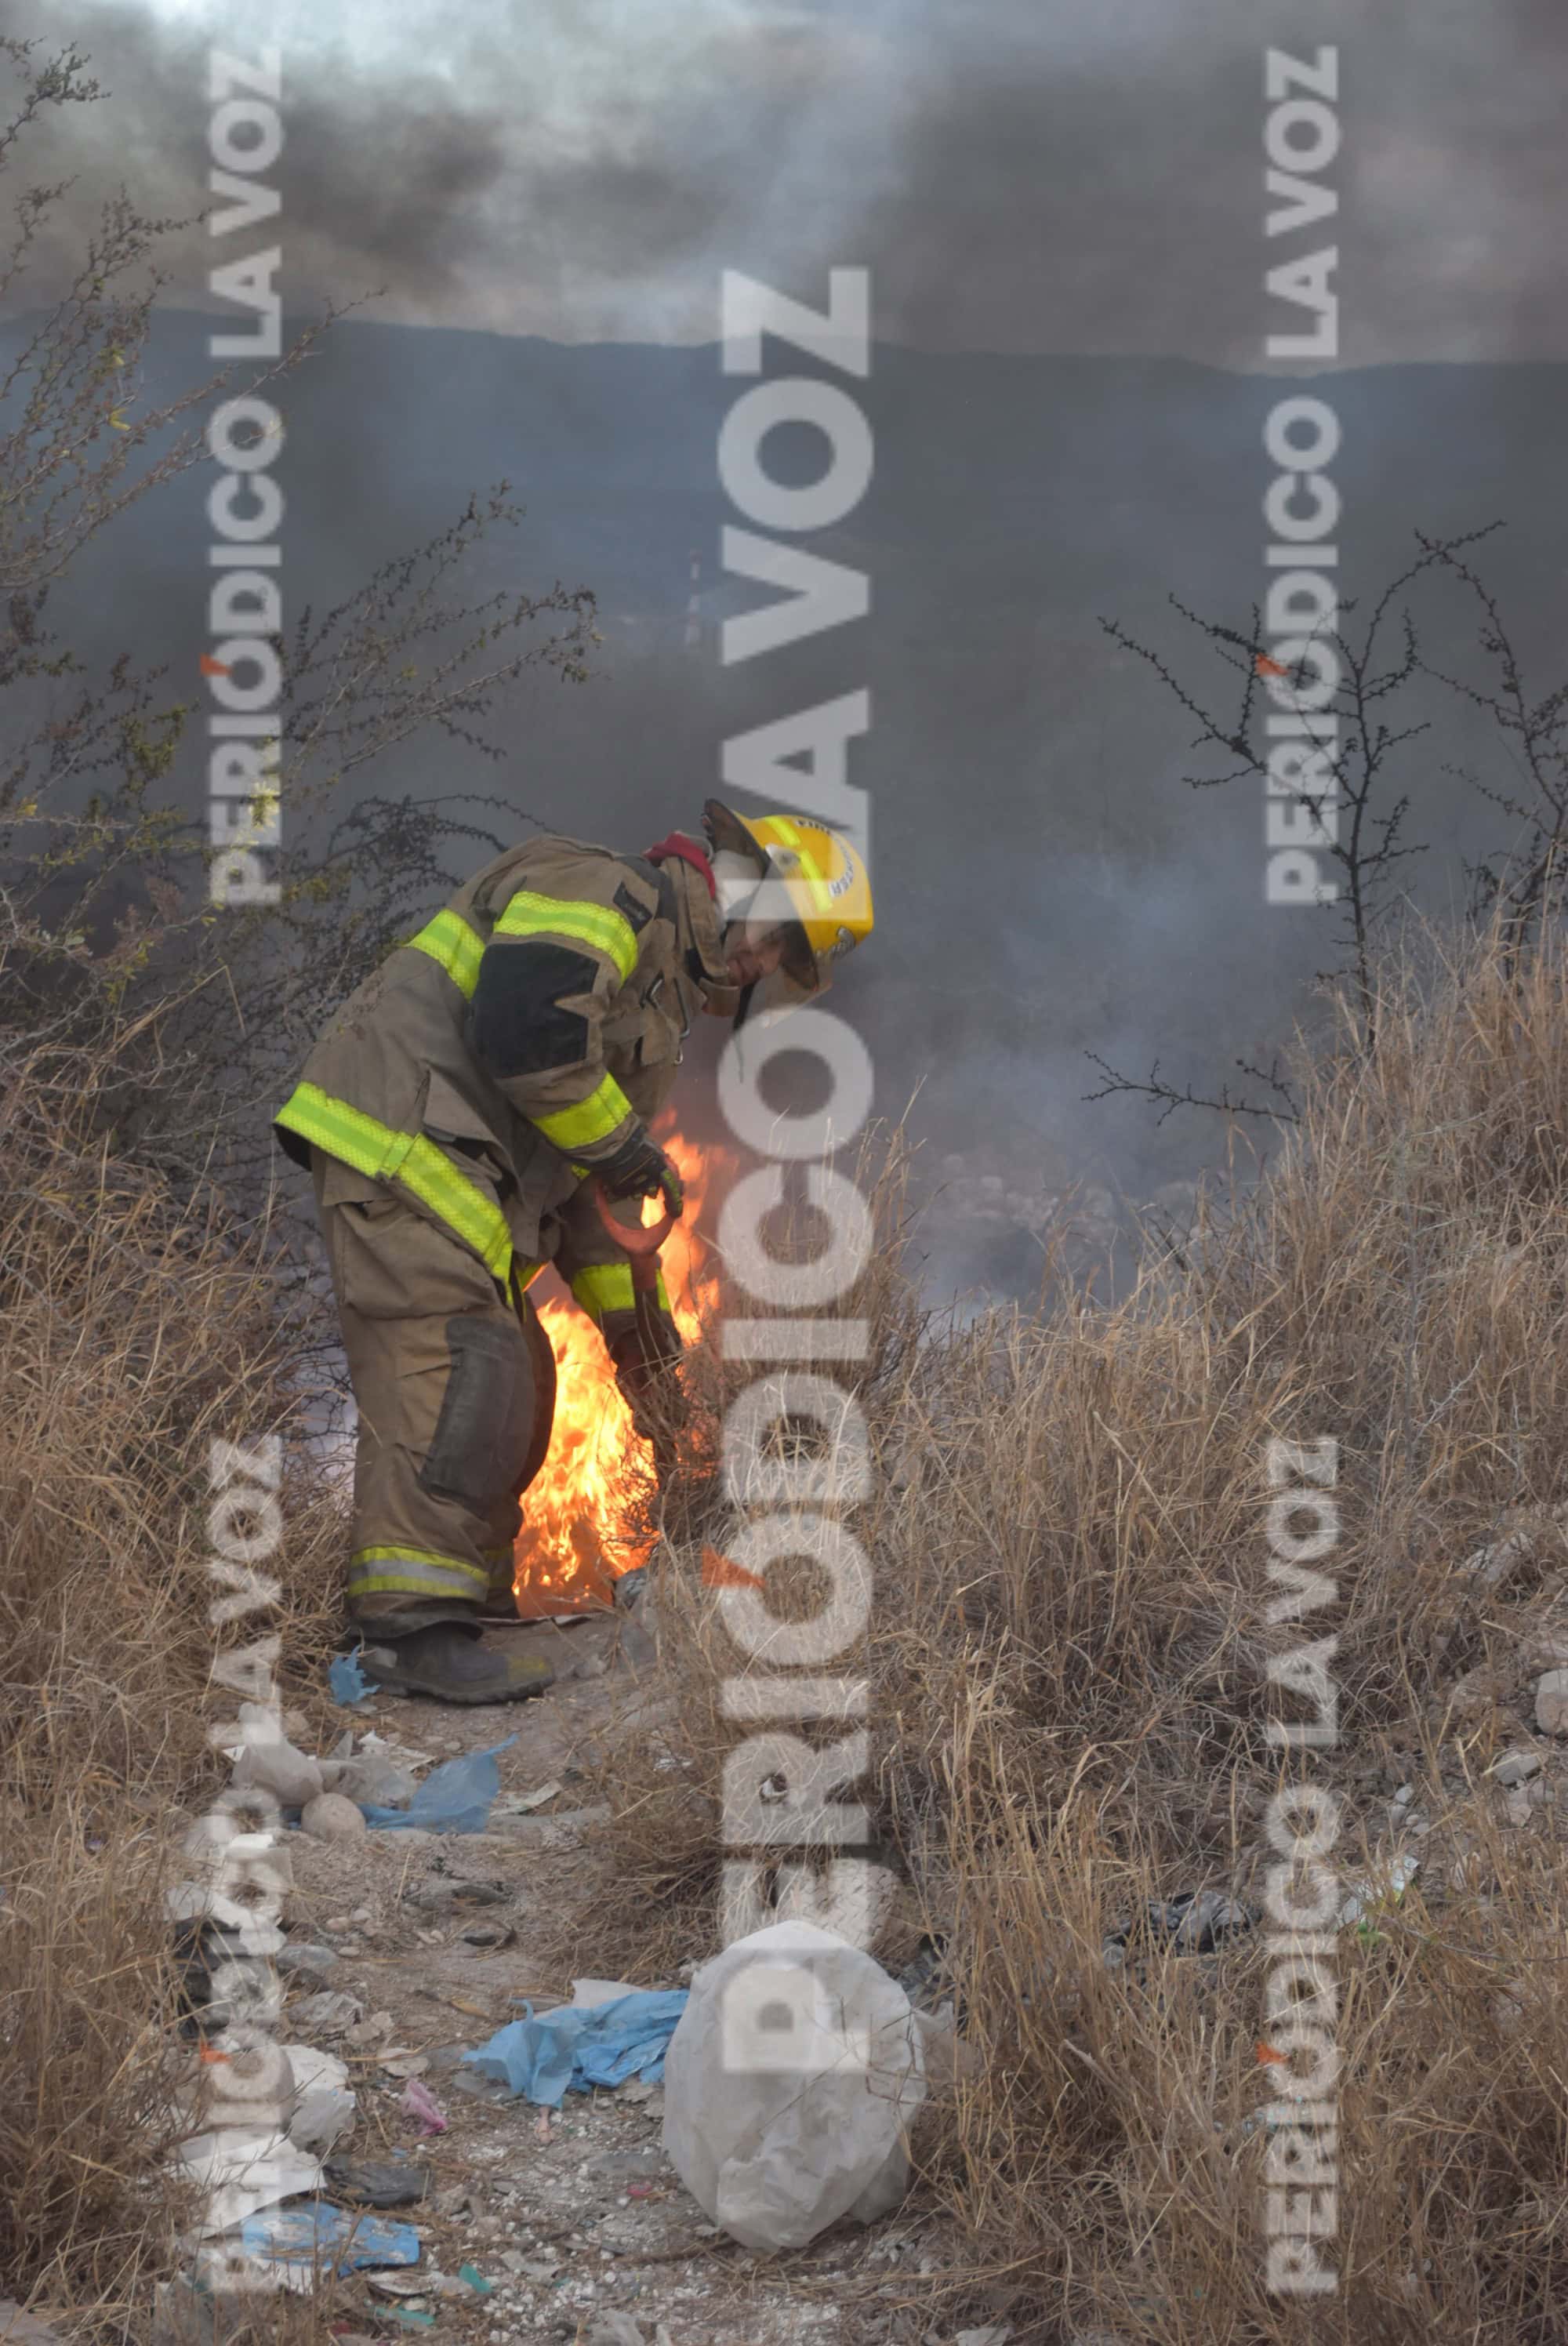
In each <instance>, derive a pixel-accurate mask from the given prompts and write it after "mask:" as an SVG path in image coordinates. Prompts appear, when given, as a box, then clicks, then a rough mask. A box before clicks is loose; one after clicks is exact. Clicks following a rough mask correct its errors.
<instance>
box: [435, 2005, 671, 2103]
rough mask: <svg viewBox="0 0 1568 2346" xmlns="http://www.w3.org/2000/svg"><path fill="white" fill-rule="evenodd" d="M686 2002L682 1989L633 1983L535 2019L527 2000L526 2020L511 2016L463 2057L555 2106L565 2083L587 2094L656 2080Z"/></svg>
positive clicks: (535, 2099)
mask: <svg viewBox="0 0 1568 2346" xmlns="http://www.w3.org/2000/svg"><path fill="white" fill-rule="evenodd" d="M686 2002H687V1991H686V1989H685V1988H671V1989H668V1990H667V1991H657V1990H653V1989H647V1988H634V1989H633V1990H632V1992H631V1993H630V1994H627V1995H617V1996H614V1997H612V1998H611V2000H610V2001H609V2002H608V2003H606V2004H561V2005H560V2006H559V2007H558V2008H557V2009H556V2010H555V2011H554V2012H545V2013H541V2014H540V2015H538V2017H537V2018H535V2014H534V2007H533V2005H532V2004H524V2007H523V2010H524V2018H523V2019H521V2020H512V2021H508V2022H507V2024H506V2025H505V2027H504V2028H498V2029H497V2030H496V2032H495V2034H494V2036H492V2037H491V2038H490V2040H489V2042H488V2043H487V2044H485V2045H480V2046H479V2048H478V2049H477V2051H475V2052H473V2053H465V2054H464V2055H463V2061H464V2064H465V2066H468V2067H470V2068H473V2069H477V2070H478V2071H479V2072H480V2074H481V2075H482V2076H486V2077H493V2078H495V2079H497V2080H499V2081H502V2082H504V2084H505V2085H506V2086H509V2087H510V2088H511V2090H512V2092H513V2093H514V2094H521V2095H522V2096H524V2099H525V2100H527V2101H530V2102H539V2103H543V2104H544V2106H545V2107H546V2108H548V2109H553V2110H558V2109H559V2108H560V2106H561V2104H562V2101H563V2099H564V2098H565V2094H566V2092H567V2089H568V2088H571V2089H572V2090H574V2091H575V2092H577V2093H579V2094H585V2093H586V2092H587V2091H588V2089H589V2087H590V2086H620V2085H624V2084H625V2083H626V2079H627V2078H628V2077H634V2076H636V2077H641V2078H642V2079H643V2080H644V2081H645V2082H646V2083H647V2084H648V2085H653V2084H655V2083H657V2080H658V2079H659V2078H660V2077H662V2076H663V2075H664V2056H665V2053H666V2051H667V2047H668V2045H669V2041H670V2038H671V2037H672V2036H673V2035H674V2034H675V2030H676V2025H677V2022H678V2021H679V2019H680V2017H681V2015H682V2014H683V2013H684V2011H685V2010H686Z"/></svg>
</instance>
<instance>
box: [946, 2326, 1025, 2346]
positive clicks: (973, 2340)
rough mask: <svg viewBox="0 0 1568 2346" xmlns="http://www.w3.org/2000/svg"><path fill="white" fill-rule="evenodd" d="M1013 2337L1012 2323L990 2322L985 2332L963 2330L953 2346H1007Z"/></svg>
mask: <svg viewBox="0 0 1568 2346" xmlns="http://www.w3.org/2000/svg"><path fill="white" fill-rule="evenodd" d="M1012 2335H1013V2325H1012V2323H1011V2322H1007V2321H988V2322H987V2323H986V2325H985V2327H984V2329H983V2330H961V2331H959V2333H958V2336H957V2338H956V2339H955V2340H954V2341H953V2346H1007V2341H1008V2340H1009V2339H1010V2338H1011V2337H1012Z"/></svg>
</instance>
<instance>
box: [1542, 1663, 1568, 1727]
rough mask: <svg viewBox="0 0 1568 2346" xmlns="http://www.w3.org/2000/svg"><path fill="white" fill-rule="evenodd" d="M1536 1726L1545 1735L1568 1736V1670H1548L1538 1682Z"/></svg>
mask: <svg viewBox="0 0 1568 2346" xmlns="http://www.w3.org/2000/svg"><path fill="white" fill-rule="evenodd" d="M1535 1724H1536V1726H1537V1727H1538V1728H1540V1729H1541V1731H1542V1733H1543V1735H1568V1670H1548V1671H1547V1673H1546V1675H1545V1677H1544V1678H1539V1679H1538V1680H1537V1681H1536V1687H1535Z"/></svg>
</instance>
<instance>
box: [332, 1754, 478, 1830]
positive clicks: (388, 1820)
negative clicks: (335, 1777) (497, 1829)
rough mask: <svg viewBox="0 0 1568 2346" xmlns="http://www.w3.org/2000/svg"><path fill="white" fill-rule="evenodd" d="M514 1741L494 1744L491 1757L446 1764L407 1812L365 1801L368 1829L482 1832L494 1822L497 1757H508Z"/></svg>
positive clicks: (429, 1779) (427, 1781) (363, 1808)
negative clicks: (369, 1827)
mask: <svg viewBox="0 0 1568 2346" xmlns="http://www.w3.org/2000/svg"><path fill="white" fill-rule="evenodd" d="M516 1740H517V1738H516V1737H515V1736H514V1735H509V1736H508V1737H507V1738H506V1740H505V1742H504V1743H494V1744H492V1745H491V1747H490V1749H489V1750H488V1751H469V1752H465V1753H464V1755H463V1758H462V1759H461V1760H443V1761H442V1763H441V1766H440V1767H439V1768H433V1769H432V1770H431V1771H430V1773H429V1775H428V1776H427V1777H426V1778H425V1780H424V1781H423V1784H422V1785H421V1786H420V1788H419V1790H418V1791H417V1792H416V1793H415V1794H414V1796H413V1798H412V1800H411V1801H410V1802H409V1804H408V1806H407V1808H406V1809H379V1808H375V1807H372V1806H371V1805H369V1804H367V1803H366V1802H364V1801H361V1803H360V1813H361V1815H362V1817H363V1818H364V1821H365V1822H366V1823H367V1824H368V1825H373V1826H375V1827H376V1828H377V1829H378V1830H379V1831H382V1832H400V1831H402V1832H406V1831H407V1830H408V1828H409V1826H410V1825H413V1826H416V1827H417V1828H418V1830H419V1831H421V1832H483V1831H484V1828H485V1826H486V1825H487V1824H488V1823H489V1822H490V1808H491V1803H492V1802H493V1801H494V1799H495V1796H496V1794H497V1793H498V1792H499V1791H500V1790H501V1770H500V1769H499V1768H498V1767H497V1766H496V1765H495V1759H496V1754H497V1753H498V1752H501V1751H510V1750H511V1749H512V1746H513V1745H514V1743H515V1742H516Z"/></svg>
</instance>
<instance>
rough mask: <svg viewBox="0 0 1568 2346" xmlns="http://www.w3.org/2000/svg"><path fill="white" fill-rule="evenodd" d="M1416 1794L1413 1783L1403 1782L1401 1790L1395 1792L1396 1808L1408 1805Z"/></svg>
mask: <svg viewBox="0 0 1568 2346" xmlns="http://www.w3.org/2000/svg"><path fill="white" fill-rule="evenodd" d="M1415 1796H1416V1788H1415V1786H1414V1785H1413V1784H1401V1785H1400V1788H1399V1790H1398V1791H1397V1792H1396V1793H1395V1794H1394V1806H1395V1808H1396V1809H1402V1808H1406V1807H1408V1806H1409V1804H1410V1801H1411V1800H1414V1799H1415Z"/></svg>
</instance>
